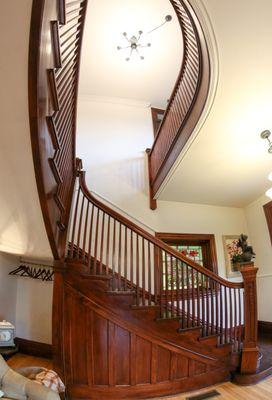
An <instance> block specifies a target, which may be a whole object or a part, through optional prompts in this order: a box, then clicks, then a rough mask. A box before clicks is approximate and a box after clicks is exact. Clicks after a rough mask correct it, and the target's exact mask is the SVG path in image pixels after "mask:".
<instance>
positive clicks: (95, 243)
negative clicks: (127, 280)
mask: <svg viewBox="0 0 272 400" xmlns="http://www.w3.org/2000/svg"><path fill="white" fill-rule="evenodd" d="M99 218H100V209H99V208H97V213H96V227H95V242H94V268H93V269H94V275H97V246H98V232H99Z"/></svg>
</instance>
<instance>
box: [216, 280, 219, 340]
mask: <svg viewBox="0 0 272 400" xmlns="http://www.w3.org/2000/svg"><path fill="white" fill-rule="evenodd" d="M219 291H220V288H219V284H218V283H217V282H216V283H215V309H216V311H215V321H216V334H217V335H218V334H219V331H220V330H219Z"/></svg>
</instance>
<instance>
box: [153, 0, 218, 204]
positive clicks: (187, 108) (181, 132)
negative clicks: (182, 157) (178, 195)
mask: <svg viewBox="0 0 272 400" xmlns="http://www.w3.org/2000/svg"><path fill="white" fill-rule="evenodd" d="M170 1H171V4H172V6H173V8H174V10H175V12H176V14H177V17H178V20H179V23H180V27H181V31H182V37H183V47H184V54H183V61H182V65H181V69H180V73H179V76H178V78H177V81H176V84H175V87H174V90H173V92H172V95H171V98H170V101H169V103H168V106H167V109H166V111H165V114H164V118H163V120H162V122H161V124H160V127H159V130H158V132H157V135H156V137H155V140H154V143H153V146H152V148H151V149H148V151H147V153H148V163H149V182H150V206H151V208H152V209H155V208H156V204H155V203H154V201H153V199H154V196H155V194H156V193H157V191H158V189H159V188H160V186H161V184H162V182H163V180H164V179H165V177H166V175H167V173H168V172H169V170H170V168H171V167H172V165H173V164H174V162H175V160H176V159H177V157H178V155H179V154H180V152H181V150H182V148H183V147H184V145H185V143H186V142H187V140H188V139H189V137H190V136H191V134H192V133H193V129H194V127H195V126H196V124H197V122H198V120H199V118H200V115H201V113H202V110H203V108H204V105H205V103H206V99H207V96H208V91H209V82H210V60H209V53H208V48H207V44H206V40H205V36H204V32H203V29H202V27H201V24H200V23H199V20H198V18H197V15H196V13H195V11H194V9H193V8H192V6H191V4H190V2H189V0H170Z"/></svg>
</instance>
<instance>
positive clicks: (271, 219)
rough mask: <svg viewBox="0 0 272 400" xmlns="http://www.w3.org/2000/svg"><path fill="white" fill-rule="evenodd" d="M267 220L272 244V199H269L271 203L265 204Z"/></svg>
mask: <svg viewBox="0 0 272 400" xmlns="http://www.w3.org/2000/svg"><path fill="white" fill-rule="evenodd" d="M263 210H264V214H265V218H266V222H267V227H268V231H269V235H270V241H271V244H272V201H269V203H266V204H265V205H264V206H263Z"/></svg>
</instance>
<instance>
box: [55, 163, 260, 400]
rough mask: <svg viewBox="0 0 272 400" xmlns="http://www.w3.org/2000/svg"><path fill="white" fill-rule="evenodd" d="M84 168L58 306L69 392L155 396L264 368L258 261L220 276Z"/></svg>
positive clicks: (59, 352) (59, 348) (60, 354)
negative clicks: (120, 202) (151, 227)
mask: <svg viewBox="0 0 272 400" xmlns="http://www.w3.org/2000/svg"><path fill="white" fill-rule="evenodd" d="M77 175H78V181H77V189H76V191H75V199H74V206H73V212H72V216H71V221H70V229H69V245H68V247H67V255H66V261H65V263H64V262H60V261H59V262H56V265H55V284H54V312H53V314H54V319H53V327H54V336H53V337H54V349H55V367H56V368H58V371H59V372H60V373H61V374H62V375H63V377H64V379H65V382H66V384H67V387H68V393H69V395H70V397H71V398H78V399H80V398H82V399H83V398H88V399H95V398H99V397H102V398H104V397H105V398H110V399H121V398H126V399H129V398H131V399H133V398H149V397H155V396H158V395H164V394H165V395H166V394H175V393H178V392H183V391H188V390H193V389H197V388H200V387H204V386H207V385H211V384H214V383H217V382H220V381H223V380H226V379H230V376H231V374H236V373H237V372H239V370H241V372H247V370H246V369H244V370H243V368H250V369H251V371H252V370H254V369H255V372H256V370H257V367H258V365H257V364H258V354H259V353H258V349H257V338H256V336H255V326H256V323H257V319H256V316H257V314H256V307H255V306H256V272H257V268H255V267H254V265H246V266H243V268H242V274H243V277H244V282H241V283H232V282H229V281H226V280H224V279H222V278H221V277H219V276H218V275H216V274H214V273H213V272H211V271H210V270H207V269H205V268H204V267H202V266H200V265H199V264H196V263H195V262H193V261H192V260H191V259H189V258H187V257H184V256H183V255H182V254H181V253H179V252H178V251H176V250H174V249H172V248H171V247H169V246H168V245H167V244H165V243H164V242H162V241H161V240H159V239H157V238H155V237H154V236H152V235H151V234H149V233H147V232H146V231H144V230H143V229H142V228H140V227H138V226H137V225H136V224H134V223H132V222H131V221H129V220H128V219H126V218H124V217H123V216H122V215H120V214H118V213H117V212H115V211H113V210H111V209H110V208H109V207H108V206H106V205H104V204H103V203H101V202H100V201H99V200H97V199H96V198H95V197H94V196H92V195H91V194H90V192H89V191H88V188H87V186H86V183H85V174H84V171H82V162H81V161H80V160H77ZM254 282H255V283H254ZM252 299H254V301H252ZM60 315H61V316H62V318H60V317H59V316H60ZM255 356H256V357H255ZM245 366H246V367H245Z"/></svg>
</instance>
